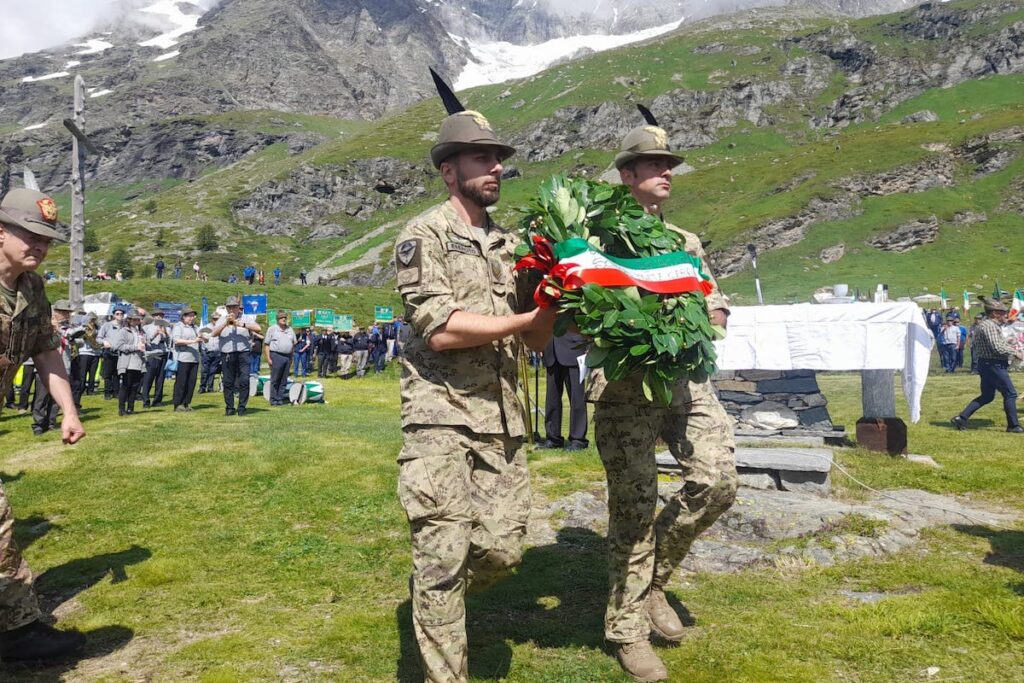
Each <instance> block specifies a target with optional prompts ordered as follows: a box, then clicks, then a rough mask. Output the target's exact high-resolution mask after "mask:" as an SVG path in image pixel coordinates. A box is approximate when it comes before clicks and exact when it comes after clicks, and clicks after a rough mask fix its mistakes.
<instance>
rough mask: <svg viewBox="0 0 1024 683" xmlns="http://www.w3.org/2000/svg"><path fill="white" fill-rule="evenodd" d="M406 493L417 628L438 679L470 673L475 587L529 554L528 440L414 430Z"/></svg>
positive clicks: (401, 487) (405, 467)
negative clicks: (469, 591) (525, 546)
mask: <svg viewBox="0 0 1024 683" xmlns="http://www.w3.org/2000/svg"><path fill="white" fill-rule="evenodd" d="M399 464H400V467H401V469H400V470H399V475H398V497H399V499H400V501H401V503H402V507H403V508H404V509H405V513H406V516H407V517H408V519H409V526H410V530H411V532H412V562H413V573H412V580H411V581H410V592H411V596H412V617H413V627H414V629H415V631H416V643H417V645H418V646H419V653H420V660H421V662H422V664H423V670H424V674H425V677H426V680H427V681H429V682H430V683H452V682H461V681H466V680H468V673H469V669H468V664H467V641H466V611H465V593H466V586H467V584H468V583H470V582H473V583H474V585H476V586H479V585H486V583H487V582H489V581H492V580H494V579H496V578H499V577H500V576H501V575H502V574H504V573H505V572H506V571H507V570H508V569H510V568H512V567H514V566H516V565H517V564H519V561H520V559H521V558H522V543H523V537H524V536H525V535H526V520H527V518H528V517H529V512H530V480H529V474H528V472H527V469H526V451H525V449H523V447H522V439H520V438H510V437H507V436H504V435H498V434H473V433H472V432H470V431H469V430H467V429H463V428H460V427H426V426H423V427H409V428H406V429H405V444H404V446H403V447H402V452H401V454H400V455H399Z"/></svg>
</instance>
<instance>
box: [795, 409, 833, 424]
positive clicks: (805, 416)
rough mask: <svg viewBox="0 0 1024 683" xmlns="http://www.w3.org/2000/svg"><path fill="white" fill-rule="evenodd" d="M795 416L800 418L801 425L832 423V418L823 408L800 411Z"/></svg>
mask: <svg viewBox="0 0 1024 683" xmlns="http://www.w3.org/2000/svg"><path fill="white" fill-rule="evenodd" d="M797 415H799V416H800V424H802V425H816V424H820V423H825V422H827V423H831V422H832V417H831V416H830V415H829V414H828V408H825V407H824V406H818V407H817V408H808V409H807V410H801V411H800V412H798V413H797Z"/></svg>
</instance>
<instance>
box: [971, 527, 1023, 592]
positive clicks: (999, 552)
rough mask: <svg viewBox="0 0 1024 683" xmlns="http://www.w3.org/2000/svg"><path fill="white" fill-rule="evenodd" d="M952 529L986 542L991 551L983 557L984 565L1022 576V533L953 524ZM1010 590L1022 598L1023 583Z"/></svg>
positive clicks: (1011, 530)
mask: <svg viewBox="0 0 1024 683" xmlns="http://www.w3.org/2000/svg"><path fill="white" fill-rule="evenodd" d="M953 528H954V529H956V530H957V531H959V532H960V533H962V534H968V535H970V536H975V537H977V538H984V539H987V540H988V542H989V544H990V545H991V546H992V551H991V552H990V553H989V554H988V555H986V556H985V560H984V562H985V564H991V565H995V566H997V567H1006V568H1008V569H1013V570H1014V571H1017V572H1019V573H1021V574H1024V531H1016V530H1013V529H990V528H989V527H986V526H977V525H968V524H954V525H953ZM1012 588H1013V592H1014V593H1016V594H1017V595H1020V596H1024V583H1016V584H1014V585H1013V586H1012Z"/></svg>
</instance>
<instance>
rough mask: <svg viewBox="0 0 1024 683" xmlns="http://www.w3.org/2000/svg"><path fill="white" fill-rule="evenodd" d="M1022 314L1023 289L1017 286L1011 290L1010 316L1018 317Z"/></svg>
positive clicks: (1023, 308)
mask: <svg viewBox="0 0 1024 683" xmlns="http://www.w3.org/2000/svg"><path fill="white" fill-rule="evenodd" d="M1021 315H1024V291H1021V290H1020V289H1019V288H1018V289H1015V290H1014V292H1013V305H1012V306H1010V317H1011V318H1020V316H1021Z"/></svg>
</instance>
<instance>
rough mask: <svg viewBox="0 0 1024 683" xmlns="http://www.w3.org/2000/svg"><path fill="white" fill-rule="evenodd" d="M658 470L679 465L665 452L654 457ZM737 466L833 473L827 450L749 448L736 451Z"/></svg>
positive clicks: (830, 451) (830, 456) (830, 455)
mask: <svg viewBox="0 0 1024 683" xmlns="http://www.w3.org/2000/svg"><path fill="white" fill-rule="evenodd" d="M654 458H655V461H656V462H657V463H658V469H666V470H673V469H674V470H678V469H679V463H678V462H676V459H675V458H673V457H672V454H671V453H669V452H668V451H661V452H660V453H657V454H656V455H655V456H654ZM736 466H737V467H745V468H749V469H757V470H777V471H780V472H783V471H786V472H824V473H827V472H829V470H831V469H832V449H830V448H751V447H746V446H740V447H739V448H737V449H736Z"/></svg>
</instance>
